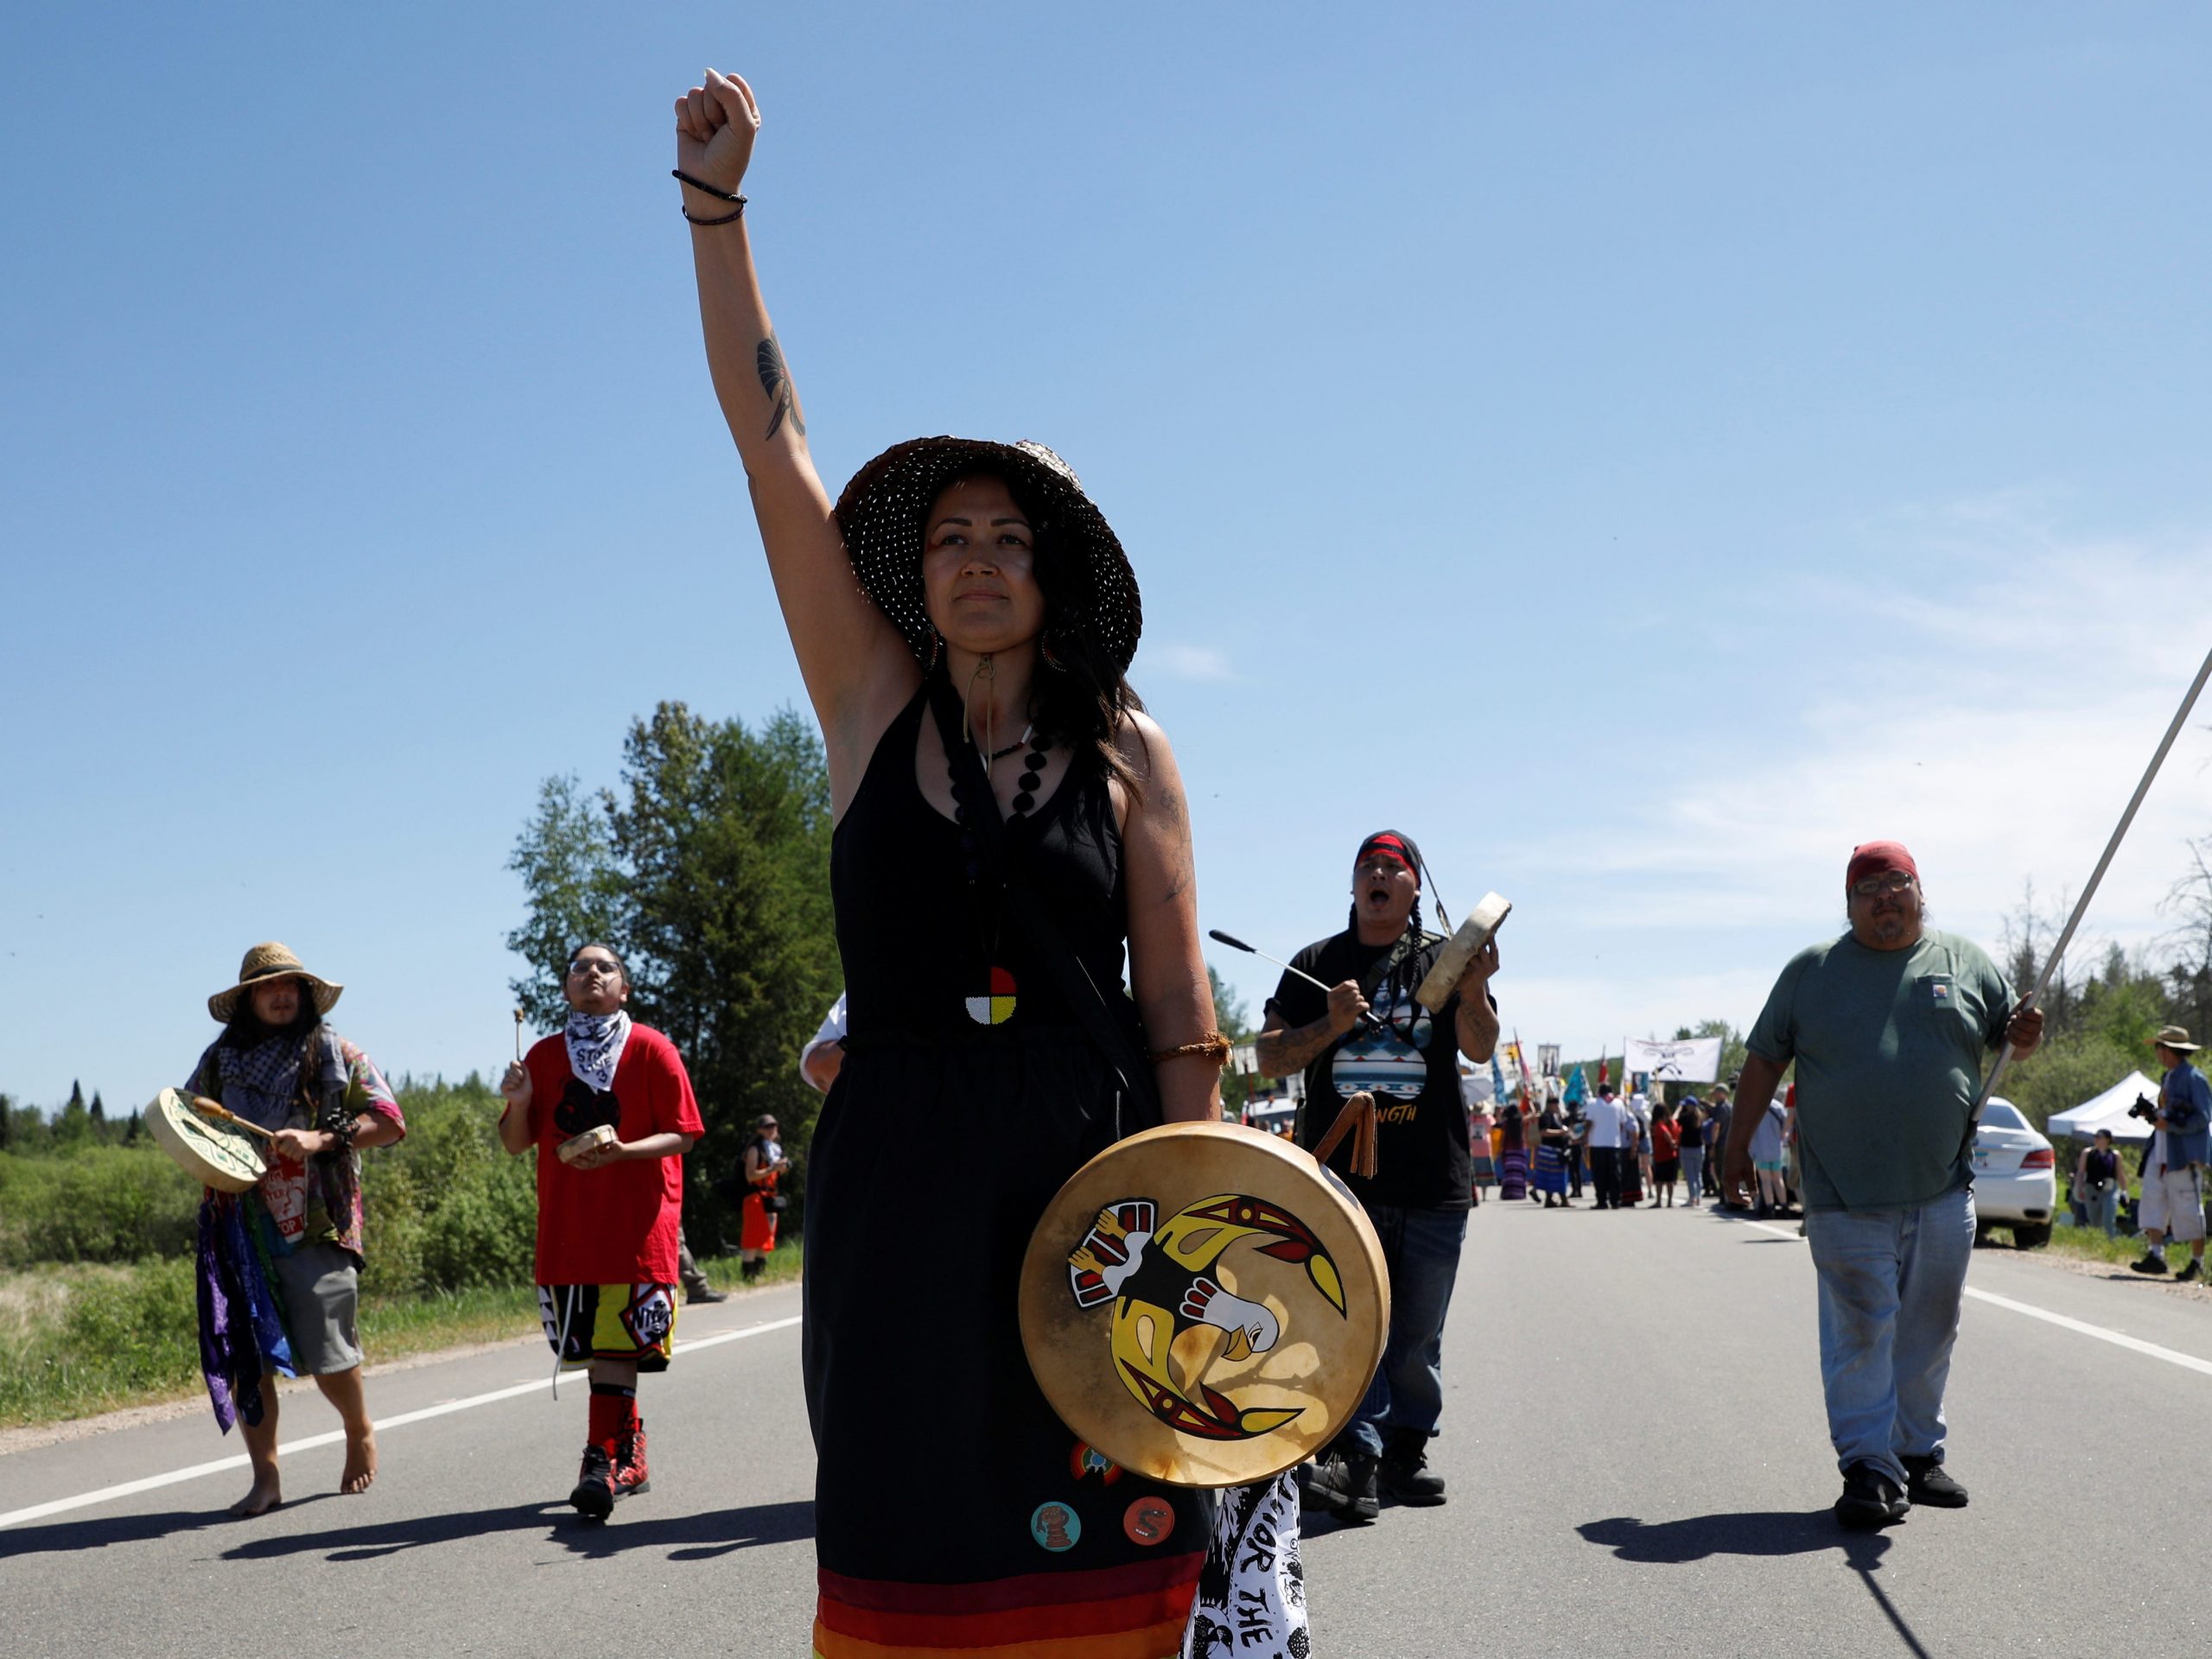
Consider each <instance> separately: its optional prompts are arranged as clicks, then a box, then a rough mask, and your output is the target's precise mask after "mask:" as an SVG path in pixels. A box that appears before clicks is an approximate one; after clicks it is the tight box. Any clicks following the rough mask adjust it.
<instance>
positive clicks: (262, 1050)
mask: <svg viewBox="0 0 2212 1659" xmlns="http://www.w3.org/2000/svg"><path fill="white" fill-rule="evenodd" d="M344 990H345V987H344V986H343V985H336V984H333V983H332V982H330V981H328V980H327V979H324V978H322V977H321V976H320V975H317V974H311V973H309V972H308V970H307V969H306V967H305V966H303V965H302V963H301V961H300V959H299V958H298V957H296V956H294V955H293V954H292V952H291V951H290V950H288V949H286V948H285V947H284V946H283V945H281V944H276V943H275V942H273V941H272V942H270V943H269V944H257V945H255V946H254V947H253V949H251V950H249V951H247V952H246V953H245V960H244V961H243V962H242V963H239V965H238V983H237V984H235V985H232V986H231V987H229V988H227V989H225V990H220V991H218V992H216V993H215V995H213V996H211V997H209V998H208V999H207V1012H208V1013H209V1014H212V1015H213V1016H214V1017H215V1018H216V1019H217V1020H219V1021H221V1022H222V1025H223V1034H222V1035H221V1036H220V1037H219V1038H217V1039H215V1041H214V1042H213V1044H212V1045H210V1046H209V1047H208V1049H207V1052H205V1053H204V1054H202V1055H201V1056H200V1063H199V1064H198V1065H195V1066H194V1068H193V1071H192V1076H191V1077H190V1078H189V1080H188V1081H187V1083H186V1084H185V1090H186V1092H188V1093H189V1094H194V1095H200V1096H206V1097H207V1098H208V1099H211V1100H213V1101H214V1102H216V1103H217V1104H219V1105H220V1106H221V1107H222V1108H223V1109H225V1110H226V1111H228V1112H230V1113H232V1115H233V1116H238V1117H241V1118H244V1119H245V1120H246V1121H247V1122H250V1123H256V1124H258V1125H259V1126H260V1127H261V1128H264V1129H268V1130H270V1131H272V1132H273V1134H272V1135H271V1137H270V1139H269V1140H268V1141H267V1142H266V1143H265V1145H264V1152H265V1154H266V1160H267V1163H268V1169H267V1172H266V1173H264V1175H263V1176H262V1178H261V1179H260V1181H259V1183H258V1184H257V1185H255V1186H254V1188H253V1189H252V1191H251V1192H247V1193H246V1194H245V1195H244V1197H243V1199H233V1198H231V1197H230V1196H229V1195H228V1194H226V1193H217V1192H212V1191H211V1192H208V1193H207V1196H206V1197H205V1198H203V1199H202V1200H201V1204H200V1249H199V1253H198V1256H197V1258H196V1260H197V1265H198V1269H199V1276H200V1298H199V1304H200V1356H201V1367H202V1369H203V1370H204V1371H205V1372H206V1374H207V1388H208V1393H209V1395H210V1397H211V1398H212V1399H213V1401H214V1404H215V1420H216V1421H217V1422H218V1423H219V1424H221V1426H222V1427H223V1429H224V1431H225V1432H226V1433H227V1432H228V1431H229V1429H230V1426H231V1422H232V1417H233V1415H235V1417H236V1420H237V1421H238V1425H239V1433H241V1434H242V1435H243V1436H244V1438H245V1449H246V1457H247V1459H248V1460H249V1461H250V1462H251V1465H252V1467H253V1484H252V1486H251V1488H250V1489H249V1490H248V1491H247V1492H246V1495H245V1497H242V1498H240V1499H239V1500H238V1502H237V1503H233V1504H232V1506H231V1513H232V1514H233V1515H240V1516H251V1515H259V1514H261V1513H263V1512H264V1510H273V1509H275V1508H277V1506H278V1504H280V1503H283V1488H282V1485H281V1484H280V1483H279V1481H278V1478H277V1393H276V1390H275V1389H274V1388H273V1387H267V1386H264V1379H265V1378H266V1377H267V1376H269V1375H270V1373H271V1372H272V1371H274V1372H281V1373H283V1374H284V1375H286V1376H297V1375H299V1374H301V1373H302V1372H304V1373H307V1374H308V1375H310V1376H313V1377H314V1378H315V1385H316V1386H317V1387H318V1388H320V1389H321V1390H322V1394H323V1397H324V1398H325V1399H327V1400H328V1401H329V1402H330V1403H331V1404H332V1405H334V1406H335V1407H336V1408H338V1414H339V1417H340V1420H341V1421H343V1422H344V1423H345V1426H346V1466H345V1469H344V1471H342V1472H341V1473H340V1476H339V1490H340V1491H341V1492H360V1491H366V1490H368V1486H369V1484H370V1483H371V1482H372V1481H373V1480H374V1479H375V1478H376V1476H377V1444H376V1433H375V1430H374V1427H373V1426H372V1424H371V1423H370V1421H369V1414H368V1406H367V1403H366V1401H365V1398H364V1396H363V1393H362V1389H361V1348H360V1339H359V1334H358V1329H357V1322H358V1313H359V1303H360V1269H361V1266H362V1255H361V1224H362V1205H361V1160H360V1157H359V1154H360V1151H361V1149H362V1148H364V1147H381V1146H388V1145H390V1144H391V1142H393V1141H397V1140H398V1139H399V1138H400V1137H401V1136H403V1135H405V1134H406V1133H407V1125H406V1122H405V1121H404V1119H403V1118H402V1117H401V1116H400V1111H399V1103H398V1102H397V1101H396V1100H395V1099H393V1097H392V1093H391V1086H390V1085H389V1084H386V1083H385V1079H384V1075H383V1073H381V1072H380V1071H378V1070H377V1068H376V1065H375V1063H374V1062H373V1061H372V1060H371V1059H370V1058H369V1057H368V1056H367V1055H365V1054H364V1053H363V1052H361V1051H360V1050H359V1049H358V1048H356V1047H355V1046H353V1044H351V1043H349V1042H346V1040H345V1039H342V1038H341V1037H340V1036H339V1035H338V1033H336V1032H335V1031H334V1030H332V1029H331V1028H330V1027H328V1026H327V1025H325V1024H324V1023H323V1016H324V1015H325V1014H328V1013H329V1012H330V1010H331V1008H332V1007H334V1005H335V1004H336V1003H337V1001H338V998H339V996H340V994H341V993H343V991H344ZM264 1262H266V1263H267V1264H268V1277H266V1278H264V1273H263V1265H262V1264H263V1263H264ZM270 1279H273V1281H274V1286H273V1289H274V1293H275V1294H274V1295H273V1296H272V1295H271V1294H270V1291H271V1286H270V1282H269V1281H270ZM280 1320H281V1323H279V1321H280Z"/></svg>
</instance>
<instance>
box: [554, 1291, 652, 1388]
mask: <svg viewBox="0 0 2212 1659" xmlns="http://www.w3.org/2000/svg"><path fill="white" fill-rule="evenodd" d="M537 1317H538V1318H539V1319H541V1320H543V1322H544V1325H545V1340H546V1343H547V1344H548V1345H549V1346H550V1347H551V1349H552V1350H553V1351H554V1352H555V1353H556V1354H558V1355H560V1357H561V1363H562V1364H563V1365H588V1364H589V1363H591V1362H592V1361H593V1360H594V1359H613V1360H624V1361H628V1362H631V1363H634V1364H635V1365H636V1366H637V1368H638V1369H639V1370H641V1371H664V1370H667V1369H668V1357H669V1354H670V1353H671V1351H673V1349H674V1348H675V1346H676V1287H675V1286H674V1285H656V1284H640V1285H540V1286H539V1287H537Z"/></svg>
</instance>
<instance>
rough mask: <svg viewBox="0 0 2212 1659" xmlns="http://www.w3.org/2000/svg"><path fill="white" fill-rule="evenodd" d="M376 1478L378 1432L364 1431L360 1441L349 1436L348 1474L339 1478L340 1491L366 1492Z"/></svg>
mask: <svg viewBox="0 0 2212 1659" xmlns="http://www.w3.org/2000/svg"><path fill="white" fill-rule="evenodd" d="M376 1478H377V1432H376V1430H374V1429H373V1428H369V1429H364V1430H362V1431H361V1438H360V1439H359V1440H355V1439H353V1437H352V1436H351V1435H348V1436H347V1437H346V1472H345V1473H344V1474H342V1475H340V1476H339V1478H338V1490H339V1491H341V1492H365V1491H368V1490H369V1487H370V1485H371V1484H372V1482H374V1481H375V1479H376Z"/></svg>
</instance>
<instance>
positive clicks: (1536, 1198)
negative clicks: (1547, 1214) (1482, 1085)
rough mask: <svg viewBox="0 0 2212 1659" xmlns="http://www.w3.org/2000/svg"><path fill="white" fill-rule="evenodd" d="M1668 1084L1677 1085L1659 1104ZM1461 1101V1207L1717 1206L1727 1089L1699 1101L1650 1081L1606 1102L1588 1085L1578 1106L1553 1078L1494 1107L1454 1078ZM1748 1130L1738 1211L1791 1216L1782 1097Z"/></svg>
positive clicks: (1789, 1128) (1470, 1081) (1730, 1112)
mask: <svg viewBox="0 0 2212 1659" xmlns="http://www.w3.org/2000/svg"><path fill="white" fill-rule="evenodd" d="M1669 1087H1675V1088H1682V1089H1683V1090H1684V1091H1683V1092H1682V1093H1681V1095H1680V1096H1679V1097H1677V1098H1675V1099H1669V1098H1668V1096H1667V1090H1668V1089H1669ZM1462 1088H1463V1090H1465V1092H1466V1093H1467V1095H1468V1096H1469V1099H1468V1116H1467V1123H1468V1135H1469V1143H1470V1149H1471V1177H1472V1180H1473V1190H1472V1195H1471V1196H1472V1198H1473V1202H1474V1203H1475V1204H1476V1205H1480V1204H1481V1203H1482V1202H1483V1200H1484V1198H1485V1197H1494V1198H1502V1199H1505V1200H1508V1201H1510V1202H1515V1203H1518V1202H1520V1201H1521V1200H1522V1199H1524V1198H1525V1199H1527V1200H1528V1201H1529V1202H1531V1203H1534V1204H1538V1205H1541V1206H1542V1207H1543V1208H1545V1209H1547V1210H1562V1209H1572V1208H1573V1206H1574V1205H1575V1204H1576V1203H1577V1202H1578V1201H1580V1199H1581V1198H1583V1197H1584V1195H1585V1194H1586V1193H1587V1194H1588V1195H1589V1197H1590V1198H1591V1201H1592V1207H1594V1208H1596V1209H1599V1210H1633V1209H1637V1208H1639V1207H1641V1208H1644V1209H1651V1210H1671V1209H1674V1208H1675V1207H1676V1206H1677V1205H1679V1206H1680V1207H1681V1208H1684V1209H1692V1210H1694V1209H1699V1208H1701V1207H1703V1206H1704V1205H1709V1204H1718V1205H1724V1206H1725V1207H1730V1208H1733V1207H1735V1206H1733V1205H1729V1204H1728V1202H1727V1199H1726V1194H1725V1193H1724V1192H1723V1189H1722V1185H1721V1179H1720V1175H1721V1154H1722V1152H1723V1151H1724V1150H1725V1149H1726V1146H1727V1144H1728V1126H1729V1124H1730V1122H1731V1121H1732V1119H1733V1117H1734V1115H1735V1109H1736V1108H1735V1105H1734V1103H1733V1100H1732V1093H1733V1085H1732V1082H1725V1083H1715V1084H1712V1085H1710V1086H1709V1087H1708V1088H1707V1090H1706V1092H1705V1093H1704V1094H1703V1095H1702V1096H1700V1095H1698V1094H1696V1093H1694V1092H1693V1091H1692V1090H1691V1089H1690V1088H1688V1087H1686V1086H1684V1085H1680V1084H1676V1085H1668V1084H1654V1085H1652V1086H1651V1087H1650V1088H1649V1089H1644V1088H1637V1089H1634V1090H1630V1091H1629V1092H1626V1093H1619V1094H1617V1093H1616V1092H1615V1091H1614V1090H1613V1088H1612V1087H1611V1084H1599V1087H1598V1090H1597V1092H1596V1093H1595V1094H1594V1095H1593V1096H1590V1097H1589V1098H1587V1099H1585V1098H1583V1097H1582V1096H1580V1093H1579V1092H1578V1091H1576V1090H1573V1088H1572V1087H1571V1086H1562V1085H1561V1084H1560V1080H1559V1079H1558V1078H1556V1077H1550V1078H1546V1079H1544V1081H1543V1083H1542V1084H1541V1094H1538V1093H1537V1092H1536V1091H1535V1090H1531V1091H1529V1093H1527V1094H1520V1095H1516V1096H1513V1097H1512V1098H1510V1099H1508V1100H1505V1101H1503V1102H1501V1101H1499V1100H1497V1098H1496V1097H1495V1096H1494V1095H1491V1094H1484V1095H1481V1096H1479V1097H1478V1095H1477V1085H1476V1081H1475V1079H1474V1078H1473V1077H1463V1079H1462ZM1758 1117H1759V1122H1758V1126H1757V1128H1755V1130H1754V1131H1753V1139H1752V1142H1751V1146H1752V1160H1753V1163H1752V1167H1753V1172H1754V1175H1755V1177H1756V1179H1757V1188H1756V1193H1755V1196H1754V1197H1753V1198H1752V1200H1751V1203H1750V1205H1747V1206H1745V1207H1746V1208H1747V1209H1748V1211H1750V1213H1751V1214H1752V1215H1754V1216H1755V1217H1767V1216H1784V1215H1789V1214H1792V1213H1795V1206H1796V1204H1797V1202H1798V1183H1797V1180H1796V1175H1795V1173H1794V1164H1793V1160H1792V1157H1791V1153H1792V1150H1793V1147H1794V1143H1795V1138H1796V1136H1795V1125H1794V1123H1793V1121H1792V1113H1791V1109H1790V1105H1789V1096H1788V1094H1787V1093H1786V1092H1785V1093H1784V1094H1783V1095H1779V1096H1776V1097H1775V1098H1773V1099H1771V1100H1770V1101H1768V1102H1767V1103H1766V1105H1765V1107H1764V1109H1763V1110H1762V1111H1761V1112H1760V1113H1759V1114H1758Z"/></svg>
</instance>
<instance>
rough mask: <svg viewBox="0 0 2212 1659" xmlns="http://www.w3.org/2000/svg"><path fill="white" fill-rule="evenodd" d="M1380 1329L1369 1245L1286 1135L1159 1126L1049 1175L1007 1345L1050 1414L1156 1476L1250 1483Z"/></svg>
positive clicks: (1282, 1457) (1330, 1186) (1382, 1311)
mask: <svg viewBox="0 0 2212 1659" xmlns="http://www.w3.org/2000/svg"><path fill="white" fill-rule="evenodd" d="M1389 1329H1390V1281H1389V1274H1388V1273H1387V1272H1386V1271H1385V1269H1384V1268H1383V1248H1382V1246H1381V1244H1380V1243H1377V1242H1376V1236H1375V1229H1374V1228H1373V1227H1372V1226H1371V1225H1370V1224H1369V1222H1368V1219H1367V1216H1366V1213H1365V1211H1363V1210H1361V1209H1360V1207H1359V1205H1358V1202H1357V1200H1356V1199H1355V1198H1353V1197H1352V1196H1351V1192H1349V1191H1347V1190H1346V1189H1345V1187H1344V1184H1343V1183H1342V1182H1341V1181H1339V1180H1338V1179H1337V1178H1336V1177H1335V1176H1334V1175H1333V1174H1332V1173H1329V1172H1328V1171H1327V1170H1325V1169H1323V1168H1322V1167H1321V1166H1319V1165H1318V1164H1316V1163H1315V1162H1314V1161H1313V1159H1312V1158H1311V1157H1310V1156H1309V1155H1307V1154H1306V1153H1304V1152H1302V1151H1300V1149H1299V1148H1298V1147H1294V1146H1292V1145H1291V1144H1290V1143H1289V1142H1288V1141H1284V1140H1281V1139H1279V1138H1278V1137H1276V1136H1274V1135H1265V1134H1262V1133H1261V1132H1260V1131H1259V1130H1257V1129H1248V1128H1241V1127H1239V1126H1237V1125H1236V1124H1230V1123H1170V1124H1166V1125H1165V1126H1163V1127H1161V1128H1156V1129H1147V1130H1145V1131H1144V1132H1143V1133H1142V1134H1140V1135H1131V1136H1130V1137H1129V1138H1128V1140H1126V1141H1120V1142H1117V1143H1116V1145H1114V1146H1112V1147H1108V1148H1107V1149H1106V1150H1105V1151H1104V1152H1102V1153H1100V1154H1098V1156H1096V1158H1094V1159H1092V1160H1090V1162H1089V1163H1087V1164H1085V1165H1084V1166H1083V1167H1082V1168H1081V1169H1079V1170H1077V1171H1076V1173H1074V1174H1073V1175H1071V1176H1070V1177H1069V1178H1068V1182H1067V1185H1065V1186H1063V1187H1062V1188H1061V1189H1060V1191H1059V1194H1058V1197H1056V1198H1054V1199H1053V1200H1052V1205H1050V1207H1048V1208H1047V1209H1046V1211H1045V1216H1044V1219H1043V1220H1041V1221H1039V1223H1038V1224H1037V1230H1036V1232H1035V1233H1034V1234H1033V1235H1032V1236H1031V1237H1030V1241H1029V1250H1028V1254H1027V1256H1026V1257H1025V1258H1024V1259H1023V1262H1022V1264H1021V1342H1022V1346H1023V1347H1024V1348H1025V1349H1026V1350H1027V1352H1028V1355H1029V1368H1030V1370H1033V1372H1035V1373H1036V1376H1037V1384H1038V1386H1039V1388H1040V1389H1043V1390H1044V1392H1045V1398H1046V1400H1048V1401H1049V1402H1052V1409H1053V1410H1054V1411H1056V1412H1058V1414H1059V1416H1060V1421H1062V1422H1064V1423H1065V1424H1066V1425H1067V1426H1068V1427H1069V1429H1070V1430H1071V1432H1073V1433H1075V1434H1076V1435H1077V1437H1078V1438H1080V1439H1081V1440H1084V1441H1086V1442H1088V1443H1089V1444H1090V1446H1093V1447H1094V1448H1096V1450H1097V1451H1099V1452H1102V1453H1103V1454H1104V1455H1105V1456H1107V1457H1109V1458H1111V1459H1113V1460H1114V1461H1115V1462H1116V1463H1118V1464H1120V1465H1122V1467H1123V1468H1125V1469H1130V1470H1134V1471H1136V1472H1137V1473H1138V1474H1141V1475H1144V1476H1147V1477H1148V1478H1151V1479H1154V1480H1159V1481H1165V1482H1166V1483H1168V1484H1171V1485H1176V1486H1234V1485H1240V1484H1244V1483H1246V1482H1249V1481H1256V1480H1264V1479H1266V1478H1268V1476H1270V1475H1274V1474H1276V1473H1278V1472H1280V1471H1282V1470H1285V1469H1287V1468H1289V1467H1290V1466H1291V1465H1293V1464H1294V1463H1298V1462H1300V1460H1302V1459H1306V1458H1307V1457H1310V1456H1312V1455H1313V1452H1314V1450H1315V1448H1316V1447H1318V1446H1321V1445H1323V1444H1324V1443H1325V1442H1326V1441H1328V1440H1331V1439H1332V1438H1333V1437H1334V1436H1335V1434H1336V1433H1337V1432H1338V1430H1339V1429H1341V1428H1342V1427H1344V1423H1345V1421H1346V1420H1347V1419H1348V1418H1349V1417H1350V1416H1351V1414H1352V1413H1353V1412H1354V1411H1356V1410H1357V1409H1358V1407H1359V1402H1360V1401H1361V1399H1362V1397H1363V1396H1364V1395H1365V1394H1366V1393H1367V1385H1368V1383H1369V1382H1370V1381H1371V1380H1372V1379H1373V1377H1374V1376H1375V1368H1376V1366H1377V1365H1378V1364H1380V1363H1382V1359H1383V1339H1384V1338H1385V1337H1386V1336H1388V1335H1389Z"/></svg>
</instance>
